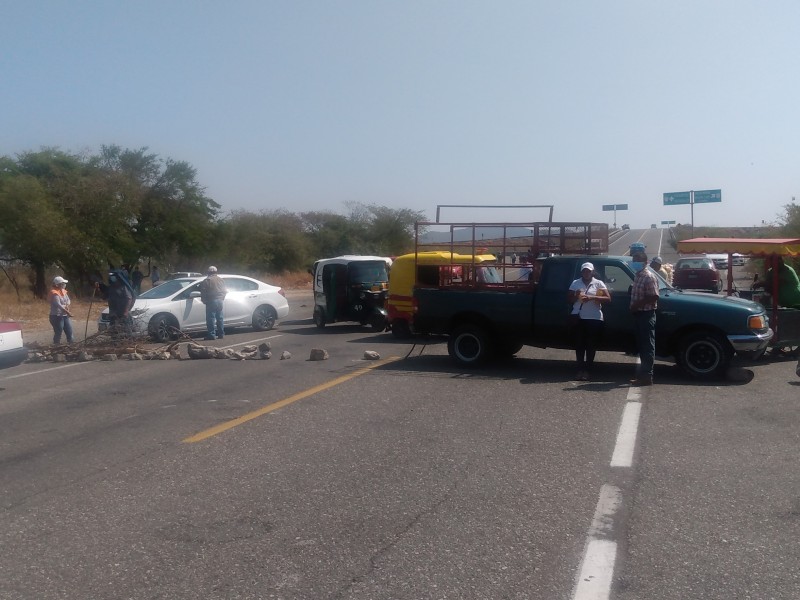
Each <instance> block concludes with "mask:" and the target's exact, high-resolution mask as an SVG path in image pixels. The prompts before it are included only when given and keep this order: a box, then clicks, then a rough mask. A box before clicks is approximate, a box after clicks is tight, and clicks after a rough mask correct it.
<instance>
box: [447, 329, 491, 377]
mask: <svg viewBox="0 0 800 600" xmlns="http://www.w3.org/2000/svg"><path fill="white" fill-rule="evenodd" d="M447 351H448V353H449V354H450V356H451V358H454V359H455V360H456V361H458V362H459V363H461V364H462V365H463V366H465V367H476V366H478V365H481V364H483V363H485V362H486V361H488V360H489V358H490V357H491V354H492V353H491V347H490V344H489V336H488V335H486V332H485V331H484V330H483V329H481V328H480V327H478V326H477V325H461V326H460V327H457V328H456V329H455V330H454V331H453V332H452V333H451V334H450V337H449V338H448V340H447Z"/></svg>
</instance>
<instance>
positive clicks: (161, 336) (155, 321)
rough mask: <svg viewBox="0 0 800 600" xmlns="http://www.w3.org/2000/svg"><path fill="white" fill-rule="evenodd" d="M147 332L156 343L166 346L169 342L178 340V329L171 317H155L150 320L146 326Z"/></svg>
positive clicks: (173, 318) (176, 323)
mask: <svg viewBox="0 0 800 600" xmlns="http://www.w3.org/2000/svg"><path fill="white" fill-rule="evenodd" d="M147 332H148V333H149V334H150V337H151V338H152V339H154V340H155V341H156V342H160V343H162V344H166V343H167V342H169V341H170V340H174V339H177V338H178V335H179V334H180V327H178V322H177V321H176V320H175V317H173V316H172V315H156V316H155V317H153V318H152V319H150V323H148V325H147Z"/></svg>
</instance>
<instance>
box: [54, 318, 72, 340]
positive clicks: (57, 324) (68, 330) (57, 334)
mask: <svg viewBox="0 0 800 600" xmlns="http://www.w3.org/2000/svg"><path fill="white" fill-rule="evenodd" d="M50 325H52V326H53V343H54V344H60V343H61V332H64V333H65V334H66V335H67V343H68V344H71V343H72V321H70V320H69V317H68V316H66V315H64V316H62V317H57V316H56V315H50Z"/></svg>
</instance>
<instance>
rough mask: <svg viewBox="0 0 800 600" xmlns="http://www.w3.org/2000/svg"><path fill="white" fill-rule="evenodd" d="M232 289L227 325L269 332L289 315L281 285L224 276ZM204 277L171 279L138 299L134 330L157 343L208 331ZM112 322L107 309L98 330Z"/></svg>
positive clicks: (226, 310)
mask: <svg viewBox="0 0 800 600" xmlns="http://www.w3.org/2000/svg"><path fill="white" fill-rule="evenodd" d="M220 277H222V279H223V280H224V281H225V286H226V287H227V288H228V294H227V295H226V296H225V304H224V305H223V309H222V313H223V317H224V320H225V327H226V328H228V327H240V326H241V327H252V328H253V329H255V330H257V331H267V330H269V329H272V328H273V327H275V322H276V321H277V320H278V319H282V318H283V317H285V316H286V315H288V314H289V303H288V302H287V301H286V296H285V294H284V292H283V290H282V289H281V288H279V287H277V286H274V285H270V284H268V283H264V282H263V281H258V280H257V279H253V278H252V277H245V276H243V275H220ZM203 279H205V278H204V277H180V278H178V279H170V280H167V281H165V282H163V283H162V284H160V285H157V286H155V287H154V288H152V289H149V290H147V291H146V292H143V293H142V294H141V295H139V297H137V298H136V302H134V304H133V308H132V309H131V317H132V319H133V330H134V333H139V334H144V333H147V334H148V335H149V336H150V337H151V338H153V339H154V340H155V341H157V342H162V343H163V342H167V341H169V340H171V339H175V338H177V337H178V334H179V333H180V332H187V333H188V332H193V331H194V332H196V331H205V330H206V307H205V305H204V304H203V303H202V302H201V301H200V291H199V290H198V286H199V284H200V282H201V281H202V280H203ZM109 325H110V322H109V316H108V309H105V310H103V313H102V314H101V315H100V320H99V321H98V324H97V329H98V331H106V330H107V329H108V327H109Z"/></svg>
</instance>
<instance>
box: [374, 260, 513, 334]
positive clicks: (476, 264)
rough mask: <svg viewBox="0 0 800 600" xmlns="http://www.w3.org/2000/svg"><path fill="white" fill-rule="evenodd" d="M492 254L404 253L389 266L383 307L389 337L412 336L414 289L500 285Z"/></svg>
mask: <svg viewBox="0 0 800 600" xmlns="http://www.w3.org/2000/svg"><path fill="white" fill-rule="evenodd" d="M495 263H496V258H495V256H494V255H493V254H476V255H472V254H457V253H455V252H449V251H439V250H437V251H430V252H418V253H416V254H415V253H413V252H412V253H411V254H404V255H402V256H398V257H397V258H396V259H395V260H394V263H392V274H391V277H390V278H389V298H388V301H387V303H386V308H387V312H388V317H389V327H390V328H391V330H392V334H393V335H394V336H395V337H397V338H400V339H404V338H407V337H409V336H411V334H412V333H413V323H414V318H413V317H414V311H413V295H414V286H415V285H416V286H429V287H438V286H439V285H443V284H445V283H447V285H454V284H455V285H459V284H463V285H469V284H470V283H474V284H478V285H490V284H492V283H502V277H501V276H500V274H499V273H498V271H497V269H496V268H495V267H494V264H495Z"/></svg>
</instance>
